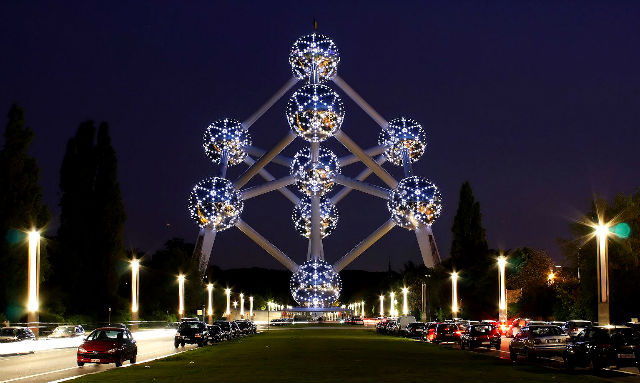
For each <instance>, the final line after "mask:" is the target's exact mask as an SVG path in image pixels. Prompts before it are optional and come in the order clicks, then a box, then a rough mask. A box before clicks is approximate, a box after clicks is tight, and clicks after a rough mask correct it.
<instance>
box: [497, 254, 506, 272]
mask: <svg viewBox="0 0 640 383" xmlns="http://www.w3.org/2000/svg"><path fill="white" fill-rule="evenodd" d="M506 265H507V259H506V258H505V257H504V256H502V255H501V256H499V257H498V266H499V267H500V268H501V269H503V268H504V267H505V266H506Z"/></svg>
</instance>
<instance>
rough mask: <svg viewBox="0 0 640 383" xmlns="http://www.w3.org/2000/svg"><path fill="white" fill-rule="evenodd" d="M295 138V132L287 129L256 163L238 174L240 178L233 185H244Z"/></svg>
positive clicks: (237, 186)
mask: <svg viewBox="0 0 640 383" xmlns="http://www.w3.org/2000/svg"><path fill="white" fill-rule="evenodd" d="M295 138H296V134H295V133H293V132H292V131H289V133H288V134H287V135H286V136H284V137H283V138H282V139H281V140H280V141H279V142H278V143H277V144H276V145H275V146H274V147H273V148H272V149H271V150H269V151H268V152H266V153H265V154H264V155H263V156H262V157H260V158H259V159H258V161H256V163H254V164H253V165H251V166H250V167H249V169H247V170H245V172H244V173H243V174H242V175H241V176H240V178H238V179H237V180H236V182H235V183H234V185H233V186H235V187H236V189H239V188H241V187H243V186H244V185H246V184H247V182H249V180H251V178H252V177H253V176H255V175H256V174H258V172H259V171H260V169H262V168H264V167H265V166H266V165H267V164H268V163H269V162H271V160H272V159H273V158H274V157H275V156H277V155H278V154H280V152H281V151H283V150H284V148H286V147H287V146H288V145H289V144H290V143H291V142H292V141H293V140H295Z"/></svg>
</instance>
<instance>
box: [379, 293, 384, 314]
mask: <svg viewBox="0 0 640 383" xmlns="http://www.w3.org/2000/svg"><path fill="white" fill-rule="evenodd" d="M380 316H381V317H384V295H380Z"/></svg>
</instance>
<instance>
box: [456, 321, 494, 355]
mask: <svg viewBox="0 0 640 383" xmlns="http://www.w3.org/2000/svg"><path fill="white" fill-rule="evenodd" d="M500 339H501V338H500V331H499V330H498V328H497V327H496V326H494V325H492V324H488V323H485V324H472V325H470V326H469V327H468V328H467V329H466V330H465V331H463V332H462V334H461V335H460V348H461V349H463V350H464V349H465V348H468V349H469V350H474V349H476V348H478V347H486V348H488V349H490V348H492V347H493V348H495V349H496V350H500Z"/></svg>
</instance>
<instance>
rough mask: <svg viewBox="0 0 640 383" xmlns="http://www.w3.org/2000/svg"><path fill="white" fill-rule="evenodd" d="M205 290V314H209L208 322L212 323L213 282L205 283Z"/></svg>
mask: <svg viewBox="0 0 640 383" xmlns="http://www.w3.org/2000/svg"><path fill="white" fill-rule="evenodd" d="M207 292H208V293H209V294H208V295H209V297H208V298H209V299H208V300H207V303H208V308H207V315H208V316H209V323H213V283H209V284H208V285H207Z"/></svg>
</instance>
